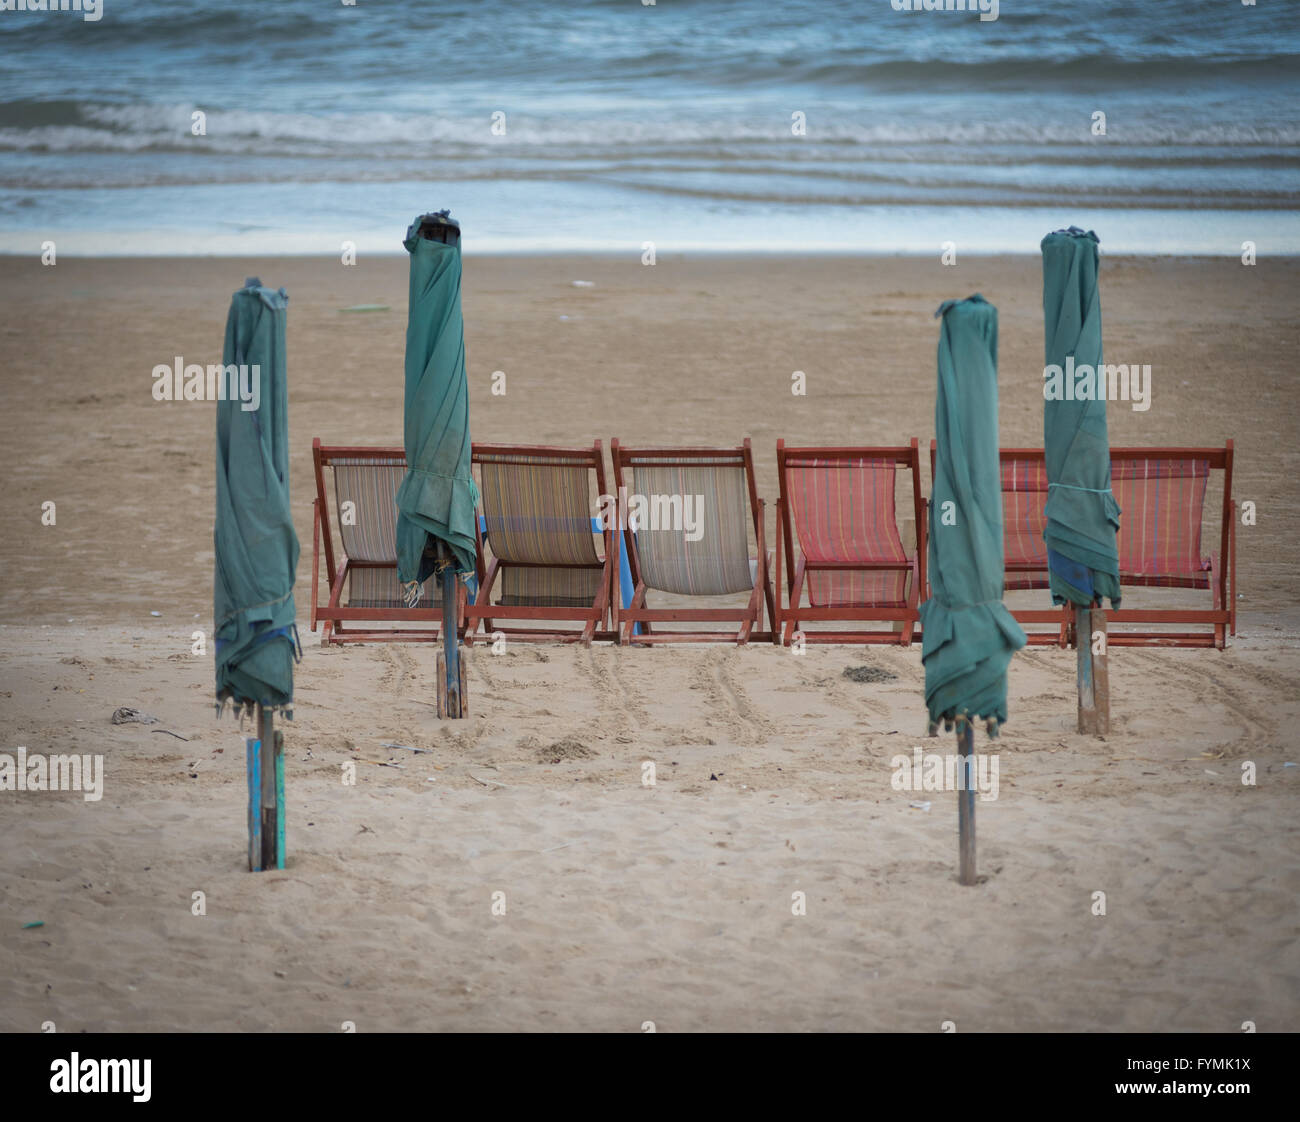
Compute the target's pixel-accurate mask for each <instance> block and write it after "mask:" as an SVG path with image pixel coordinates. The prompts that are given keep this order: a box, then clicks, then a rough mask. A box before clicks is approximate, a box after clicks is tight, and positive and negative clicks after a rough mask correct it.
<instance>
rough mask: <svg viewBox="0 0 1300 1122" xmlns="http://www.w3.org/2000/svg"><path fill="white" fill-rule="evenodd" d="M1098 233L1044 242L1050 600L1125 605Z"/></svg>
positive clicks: (1076, 232)
mask: <svg viewBox="0 0 1300 1122" xmlns="http://www.w3.org/2000/svg"><path fill="white" fill-rule="evenodd" d="M1097 247H1098V242H1097V235H1096V234H1094V233H1092V231H1090V230H1089V231H1084V230H1080V229H1078V228H1077V227H1074V226H1071V227H1070V228H1069V229H1068V230H1057V231H1056V232H1055V233H1052V234H1048V235H1047V237H1045V238H1044V239H1043V242H1042V251H1043V324H1044V334H1045V368H1044V388H1045V392H1044V398H1045V400H1044V402H1043V448H1044V451H1045V453H1046V457H1047V483H1048V495H1047V509H1046V516H1047V526H1046V528H1045V529H1044V531H1043V538H1044V540H1045V541H1046V543H1047V564H1048V579H1049V582H1050V585H1051V591H1052V602H1053V603H1056V604H1063V603H1067V602H1068V603H1071V604H1078V605H1080V606H1081V607H1088V606H1090V605H1092V604H1094V603H1101V601H1102V598H1103V597H1105V598H1106V599H1108V600H1109V601H1110V602H1111V605H1112V607H1119V604H1120V584H1119V547H1118V544H1117V539H1116V535H1117V534H1118V532H1119V518H1120V509H1119V504H1118V503H1117V502H1116V501H1115V496H1114V495H1113V494H1112V493H1111V487H1110V443H1109V439H1108V435H1107V431H1106V387H1107V383H1108V379H1107V378H1106V376H1105V367H1104V365H1103V361H1104V360H1103V359H1102V345H1101V297H1100V295H1099V292H1098V287H1097V265H1098V256H1099V255H1098V248H1097Z"/></svg>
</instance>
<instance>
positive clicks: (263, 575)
mask: <svg viewBox="0 0 1300 1122" xmlns="http://www.w3.org/2000/svg"><path fill="white" fill-rule="evenodd" d="M288 303H289V297H288V294H287V293H286V292H285V291H284V289H283V288H281V289H280V290H279V291H272V290H271V289H269V288H263V287H262V284H261V282H260V281H259V280H257V278H256V277H254V278H251V279H250V280H249V281H248V282H247V283H246V284H245V285H244V287H243V288H241V289H240V290H239V291H238V292H236V293H235V295H234V298H233V299H232V300H231V302H230V314H229V315H228V316H227V317H226V343H225V349H224V352H223V361H224V363H225V365H226V368H227V369H226V390H227V392H226V393H225V394H224V397H225V400H218V401H217V403H216V405H217V513H216V523H215V526H214V528H213V534H212V536H213V543H214V545H215V547H216V572H215V575H214V578H213V588H212V618H213V622H214V625H215V637H216V663H217V704H218V706H219V707H220V706H221V705H222V704H223V703H224V702H226V701H228V700H229V701H233V702H234V704H235V706H236V708H243V707H244V706H246V705H252V704H260V705H264V706H267V707H276V706H288V705H290V704H292V702H293V664H294V660H295V658H296V657H297V654H298V651H299V648H298V635H297V629H296V627H295V625H294V610H293V578H294V573H295V571H296V570H297V567H298V535H297V534H296V533H295V532H294V528H293V519H292V517H291V516H290V512H289V413H288V411H289V391H288V386H287V384H286V381H285V347H284V326H285V317H286V313H287V309H288ZM232 366H234V367H238V368H239V379H238V384H239V386H240V390H241V392H240V393H231V392H229V389H230V385H231V381H232V380H231V378H230V374H231V370H230V368H231V367H232ZM254 405H255V406H256V407H255V408H253V407H252V406H254Z"/></svg>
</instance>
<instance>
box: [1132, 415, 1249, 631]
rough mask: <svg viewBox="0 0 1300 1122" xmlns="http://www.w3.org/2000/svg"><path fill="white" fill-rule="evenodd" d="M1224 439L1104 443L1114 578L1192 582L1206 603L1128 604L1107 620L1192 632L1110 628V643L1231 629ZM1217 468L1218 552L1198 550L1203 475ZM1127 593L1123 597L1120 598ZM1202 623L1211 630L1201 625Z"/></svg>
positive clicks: (1233, 577) (1232, 526)
mask: <svg viewBox="0 0 1300 1122" xmlns="http://www.w3.org/2000/svg"><path fill="white" fill-rule="evenodd" d="M1232 452H1233V449H1232V441H1231V440H1229V441H1227V443H1226V444H1225V445H1224V446H1223V447H1222V448H1112V449H1111V450H1110V477H1111V490H1112V491H1113V492H1114V494H1115V501H1116V502H1117V503H1119V507H1120V510H1121V512H1122V513H1121V514H1120V519H1119V579H1120V584H1121V586H1124V587H1147V588H1197V589H1205V590H1207V591H1209V592H1210V594H1211V603H1212V607H1211V608H1207V609H1185V608H1146V607H1139V608H1131V607H1120V608H1117V609H1115V610H1114V611H1110V612H1107V615H1106V618H1107V620H1108V623H1109V622H1113V623H1118V624H1126V623H1145V624H1159V625H1170V624H1189V623H1191V624H1199V625H1201V627H1200V628H1198V629H1197V630H1193V631H1187V630H1183V631H1127V630H1118V631H1110V633H1109V635H1108V637H1107V642H1108V643H1109V644H1110V645H1111V646H1169V647H1215V648H1217V649H1218V650H1223V648H1224V647H1225V646H1226V643H1227V635H1229V634H1231V635H1236V634H1237V516H1236V509H1237V505H1236V503H1235V502H1234V501H1233V498H1232ZM1213 471H1222V472H1223V509H1222V517H1221V521H1220V528H1219V551H1218V552H1217V553H1211V554H1209V555H1208V556H1207V555H1205V554H1204V553H1203V552H1202V547H1201V523H1202V519H1203V512H1204V508H1205V496H1206V491H1207V489H1208V485H1209V481H1210V474H1211V472H1213ZM1127 603H1128V597H1127V596H1126V597H1125V604H1127ZM1205 625H1210V627H1211V628H1212V630H1207V629H1206V627H1205Z"/></svg>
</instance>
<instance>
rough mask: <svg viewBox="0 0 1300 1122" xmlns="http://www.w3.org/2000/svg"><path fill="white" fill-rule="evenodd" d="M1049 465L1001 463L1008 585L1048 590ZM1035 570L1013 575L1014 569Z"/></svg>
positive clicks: (1015, 461)
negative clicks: (1046, 540) (1031, 567)
mask: <svg viewBox="0 0 1300 1122" xmlns="http://www.w3.org/2000/svg"><path fill="white" fill-rule="evenodd" d="M1046 510H1047V464H1046V463H1045V462H1044V461H1043V460H1041V459H1039V460H1003V461H1002V550H1003V563H1004V564H1005V565H1006V566H1007V570H1008V571H1007V573H1006V576H1005V581H1004V583H1005V585H1006V588H1007V589H1008V590H1010V589H1017V588H1046V587H1047V586H1048V581H1047V543H1046V542H1045V541H1043V530H1044V529H1046V527H1047V514H1046ZM1027 565H1032V566H1034V567H1035V569H1036V570H1038V571H1036V572H1025V571H1024V570H1023V569H1021V570H1020V571H1018V572H1017V571H1014V570H1013V569H1012V566H1027Z"/></svg>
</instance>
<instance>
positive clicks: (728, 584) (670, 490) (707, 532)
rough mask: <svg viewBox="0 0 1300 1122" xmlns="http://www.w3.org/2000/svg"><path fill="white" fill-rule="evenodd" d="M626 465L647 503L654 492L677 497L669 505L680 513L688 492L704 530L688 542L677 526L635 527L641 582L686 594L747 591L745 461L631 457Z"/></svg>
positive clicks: (749, 583) (750, 578)
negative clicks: (698, 537)
mask: <svg viewBox="0 0 1300 1122" xmlns="http://www.w3.org/2000/svg"><path fill="white" fill-rule="evenodd" d="M631 465H632V470H633V480H632V482H633V483H634V484H635V486H633V487H630V488H629V491H630V492H631V493H633V494H640V495H645V496H646V497H647V499H649V500H650V501H651V502H652V503H653V496H655V495H666V496H679V497H680V498H681V502H680V504H676V505H675V506H674V507H673V508H672V509H674V510H681V511H683V514H684V508H685V503H686V497H687V496H690V497H691V502H692V503H693V504H694V508H695V509H694V513H695V514H696V516H697V517H699V518H700V524H701V528H702V529H703V534H702V536H701V537H700V539H699V540H698V541H687V540H686V531H685V529H684V528H683V527H681V526H669V527H660V528H658V529H656V528H655V527H654V526H653V525H651V526H638V527H637V529H636V546H637V556H638V558H639V559H640V563H641V579H642V580H643V581H644V582H645V585H646V587H647V588H655V589H658V590H659V591H660V592H670V593H677V594H681V595H685V596H720V595H725V594H728V593H733V592H750V591H752V590H753V587H754V576H753V570H752V568H751V566H750V557H749V534H748V524H749V523H748V518H747V506H748V493H749V487H748V484H749V481H748V478H747V476H746V474H745V467H744V465H743V464H738V463H736V461H735V458H734V457H728V458H727V459H726V460H721V459H720V460H718V461H716V462H714V463H709V461H708V460H701V459H698V458H692V459H684V460H664V459H660V458H656V459H654V460H653V461H644V462H638V461H637V460H636V459H633V460H632V461H631ZM701 496H702V498H703V503H702V507H701V505H700V501H699V497H701Z"/></svg>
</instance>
